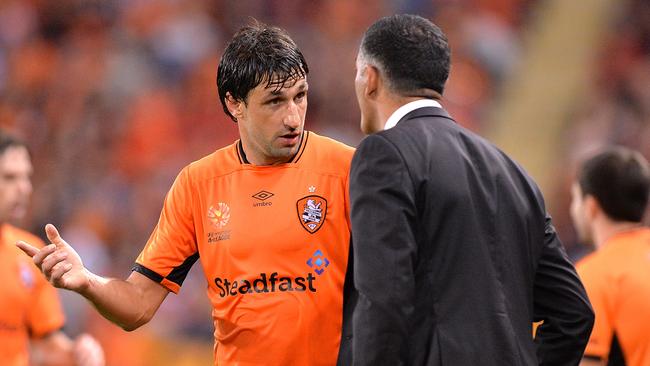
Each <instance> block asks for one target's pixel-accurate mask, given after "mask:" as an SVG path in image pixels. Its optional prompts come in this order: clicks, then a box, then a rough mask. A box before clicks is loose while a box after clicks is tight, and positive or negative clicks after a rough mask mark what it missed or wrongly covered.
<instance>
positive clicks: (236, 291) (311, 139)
mask: <svg viewBox="0 0 650 366" xmlns="http://www.w3.org/2000/svg"><path fill="white" fill-rule="evenodd" d="M353 152H354V150H353V149H352V148H351V147H349V146H346V145H344V144H342V143H339V142H336V141H334V140H331V139H329V138H326V137H321V136H318V135H316V134H315V133H313V132H305V133H304V134H303V138H302V141H301V146H300V148H299V150H298V152H297V153H296V156H295V157H294V158H293V159H292V161H291V162H289V163H286V164H280V165H273V166H254V165H251V164H248V163H247V160H246V157H245V154H244V151H243V150H242V148H241V143H240V142H239V141H237V142H235V143H234V144H232V145H230V146H228V147H225V148H223V149H220V150H218V151H216V152H215V153H213V154H211V155H209V156H207V157H205V158H203V159H201V160H199V161H196V162H194V163H192V164H190V165H189V166H187V167H185V168H184V169H183V170H182V171H181V173H180V174H179V176H178V177H177V178H176V181H175V182H174V184H173V186H172V188H171V190H170V191H169V193H168V195H167V197H166V199H165V203H164V207H163V210H162V213H161V216H160V220H159V222H158V225H157V226H156V228H155V229H154V231H153V233H152V235H151V237H150V238H149V241H148V242H147V245H146V246H145V248H144V250H143V251H142V253H141V254H140V256H139V257H138V259H137V260H136V266H135V268H134V270H136V271H139V272H140V273H143V274H144V275H146V276H148V277H149V278H150V279H152V280H154V281H157V282H160V283H161V284H162V285H163V286H165V287H166V288H167V289H169V290H170V291H173V292H178V291H179V287H180V285H181V284H182V282H183V280H184V278H185V275H186V274H187V272H188V271H189V269H190V267H191V266H192V264H193V263H194V262H195V261H196V260H197V259H198V258H200V260H201V264H202V265H203V269H204V274H205V277H206V279H207V282H208V289H207V292H208V296H209V298H210V301H211V302H212V306H213V312H212V316H213V320H214V327H215V363H216V364H219V365H333V364H335V363H336V357H337V353H338V347H339V341H340V333H341V322H342V307H343V282H344V278H345V270H346V266H347V260H348V249H349V241H350V222H349V201H348V172H349V167H350V161H351V159H352V154H353Z"/></svg>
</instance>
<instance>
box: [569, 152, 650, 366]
mask: <svg viewBox="0 0 650 366" xmlns="http://www.w3.org/2000/svg"><path fill="white" fill-rule="evenodd" d="M649 196H650V166H649V165H648V162H647V161H646V160H645V159H644V158H643V156H642V155H641V154H639V153H638V152H635V151H632V150H630V149H627V148H624V147H612V148H608V149H606V150H605V151H603V152H601V153H599V154H597V155H595V156H593V157H591V158H590V159H588V160H587V161H586V162H585V163H584V164H583V166H582V167H581V169H580V171H579V173H578V176H577V179H576V181H575V183H574V184H573V189H572V202H571V217H572V219H573V222H574V225H575V227H576V230H577V232H578V235H579V237H580V239H581V240H582V241H584V242H585V243H588V244H591V245H593V246H594V247H595V249H596V251H595V252H593V253H592V254H590V255H588V256H586V257H585V258H583V259H582V260H581V261H579V262H578V264H577V265H576V268H577V269H578V273H579V274H580V277H581V278H582V281H583V283H584V285H585V288H586V289H587V294H588V295H589V299H590V300H591V304H592V305H593V307H594V312H595V313H596V322H595V324H594V330H593V332H592V333H591V338H590V339H589V343H588V344H587V349H586V350H585V359H584V360H583V362H582V365H606V364H607V365H628V366H641V365H644V366H647V365H650V331H649V327H650V228H648V227H645V226H643V224H642V222H643V216H644V213H645V211H646V209H647V207H648V199H649Z"/></svg>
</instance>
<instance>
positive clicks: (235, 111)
mask: <svg viewBox="0 0 650 366" xmlns="http://www.w3.org/2000/svg"><path fill="white" fill-rule="evenodd" d="M226 108H228V112H230V114H232V115H233V116H234V117H235V119H236V120H237V121H239V119H240V118H241V116H242V115H243V108H244V102H243V101H241V100H237V99H235V98H234V97H233V96H232V94H230V92H227V93H226Z"/></svg>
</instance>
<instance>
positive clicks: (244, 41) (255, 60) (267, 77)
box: [217, 21, 309, 121]
mask: <svg viewBox="0 0 650 366" xmlns="http://www.w3.org/2000/svg"><path fill="white" fill-rule="evenodd" d="M308 73H309V67H308V66H307V62H306V61H305V58H304V57H303V55H302V52H300V50H299V49H298V46H296V43H295V42H294V41H293V40H292V39H291V37H289V34H287V32H286V31H284V30H282V29H280V28H277V27H271V26H268V25H266V24H263V23H260V22H257V21H255V22H253V23H252V24H250V25H248V26H245V27H243V28H242V29H240V30H239V31H238V32H237V33H236V34H235V35H234V36H233V39H232V40H231V41H230V43H229V44H228V46H227V47H226V49H225V51H224V53H223V55H222V56H221V61H220V62H219V69H218V70H217V88H218V90H219V99H220V100H221V104H222V106H223V110H224V112H226V114H227V115H228V116H230V118H232V119H233V120H234V121H237V119H236V118H235V117H234V116H233V115H232V114H230V112H229V111H228V108H227V107H226V94H227V93H230V95H232V97H233V98H234V99H235V100H237V101H243V102H244V103H246V101H247V97H248V93H249V92H250V91H251V90H252V89H254V88H256V87H257V86H258V85H259V84H260V83H262V82H266V87H267V88H268V87H275V88H276V89H277V90H279V89H281V88H282V87H283V86H284V85H285V83H287V82H288V81H291V80H294V79H296V78H302V77H305V76H307V74H308Z"/></svg>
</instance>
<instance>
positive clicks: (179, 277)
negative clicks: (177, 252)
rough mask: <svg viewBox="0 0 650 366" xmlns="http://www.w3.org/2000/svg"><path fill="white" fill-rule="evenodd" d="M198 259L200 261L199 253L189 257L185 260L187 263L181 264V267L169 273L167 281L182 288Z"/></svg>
mask: <svg viewBox="0 0 650 366" xmlns="http://www.w3.org/2000/svg"><path fill="white" fill-rule="evenodd" d="M197 259H199V252H196V253H194V254H192V255H191V256H189V257H187V259H185V261H184V262H183V263H181V265H180V266H178V267H176V268H174V269H173V270H172V271H171V272H169V274H168V275H167V279H168V280H170V281H172V282H174V283H175V284H177V285H179V286H181V285H182V284H183V281H185V277H187V273H188V272H189V271H190V269H191V268H192V266H193V265H194V263H196V260H197Z"/></svg>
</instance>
